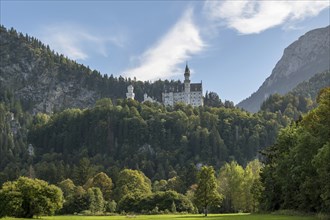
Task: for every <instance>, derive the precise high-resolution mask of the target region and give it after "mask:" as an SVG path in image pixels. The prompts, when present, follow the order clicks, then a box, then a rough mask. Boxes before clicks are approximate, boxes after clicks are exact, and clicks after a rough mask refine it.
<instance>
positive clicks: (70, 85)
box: [0, 26, 101, 113]
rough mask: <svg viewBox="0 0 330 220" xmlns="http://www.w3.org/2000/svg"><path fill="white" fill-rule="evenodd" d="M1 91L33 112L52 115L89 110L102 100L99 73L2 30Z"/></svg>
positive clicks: (15, 33) (37, 43)
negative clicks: (97, 86)
mask: <svg viewBox="0 0 330 220" xmlns="http://www.w3.org/2000/svg"><path fill="white" fill-rule="evenodd" d="M0 42H1V50H0V51H1V52H0V58H1V62H0V88H1V91H2V92H3V91H8V92H10V93H12V94H13V95H14V96H15V97H17V98H18V99H20V100H21V102H22V103H23V104H24V105H25V107H27V108H28V109H29V110H31V111H36V112H40V111H41V112H48V113H50V112H52V111H56V110H61V109H63V108H67V107H80V108H82V107H88V106H91V105H92V104H94V103H95V100H96V99H97V98H99V97H100V94H99V92H98V91H97V90H96V89H95V86H93V85H89V84H88V82H89V81H90V80H91V79H92V78H97V77H99V78H101V76H98V75H97V73H93V72H92V71H91V70H90V69H88V68H86V67H84V66H82V65H79V64H77V63H75V62H74V61H71V60H69V59H67V58H65V57H64V56H63V55H58V54H55V53H54V52H53V51H51V50H50V48H49V47H48V46H45V45H43V44H42V43H41V42H40V41H38V40H37V39H35V38H32V37H29V36H27V35H26V36H24V35H23V34H19V33H17V32H16V30H14V29H11V30H8V31H7V30H6V29H5V28H4V27H3V26H2V27H1V30H0Z"/></svg>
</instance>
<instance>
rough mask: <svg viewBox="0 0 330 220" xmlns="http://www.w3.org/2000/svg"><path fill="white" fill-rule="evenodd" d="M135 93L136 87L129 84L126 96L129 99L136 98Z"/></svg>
mask: <svg viewBox="0 0 330 220" xmlns="http://www.w3.org/2000/svg"><path fill="white" fill-rule="evenodd" d="M134 97H135V94H134V87H133V86H132V85H129V86H128V87H127V93H126V98H127V99H134Z"/></svg>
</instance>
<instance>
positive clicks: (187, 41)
mask: <svg viewBox="0 0 330 220" xmlns="http://www.w3.org/2000/svg"><path fill="white" fill-rule="evenodd" d="M192 14H193V9H192V8H189V9H187V10H186V11H185V13H184V15H183V16H182V18H181V19H180V20H179V21H178V22H177V23H176V24H175V25H174V26H173V27H172V28H171V29H170V30H169V31H168V32H167V34H166V35H165V36H164V37H163V38H162V39H160V40H159V42H158V43H156V44H155V46H153V47H151V48H149V49H148V50H147V51H145V52H144V53H143V54H142V55H141V56H140V57H139V58H138V65H137V66H136V67H135V68H131V69H127V70H126V71H124V75H125V76H128V77H136V78H137V79H139V80H154V79H159V78H162V79H165V78H169V77H172V76H175V75H178V74H182V69H181V68H179V67H178V64H181V63H183V62H185V61H186V60H188V59H189V58H190V57H191V56H192V55H195V54H197V53H200V52H201V51H202V50H203V49H204V47H205V46H206V45H205V43H204V42H203V40H202V38H201V36H200V31H199V29H198V27H197V26H196V25H195V24H194V22H193V20H192Z"/></svg>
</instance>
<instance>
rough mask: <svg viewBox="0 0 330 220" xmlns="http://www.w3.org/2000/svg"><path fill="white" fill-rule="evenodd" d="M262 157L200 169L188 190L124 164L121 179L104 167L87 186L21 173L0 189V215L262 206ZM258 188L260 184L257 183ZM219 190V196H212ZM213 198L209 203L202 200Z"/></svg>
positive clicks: (227, 209) (193, 210)
mask: <svg viewBox="0 0 330 220" xmlns="http://www.w3.org/2000/svg"><path fill="white" fill-rule="evenodd" d="M261 168H262V165H261V163H260V162H259V161H258V160H254V161H252V162H250V163H249V164H248V165H247V167H246V168H245V169H244V168H242V167H241V166H240V165H238V164H237V162H235V161H232V162H231V163H230V164H228V163H226V164H225V165H224V166H223V167H222V168H221V169H220V171H218V172H214V169H213V167H211V166H208V167H207V166H203V167H199V168H198V170H199V171H198V175H197V173H196V176H195V182H194V184H192V185H191V186H190V188H189V189H188V190H187V191H186V192H185V193H179V192H177V191H176V187H175V185H173V184H171V180H160V181H154V182H152V181H151V180H150V179H149V178H148V177H146V176H145V175H144V173H142V172H141V171H138V170H131V169H124V170H121V171H120V172H119V174H118V177H117V181H116V182H115V183H114V182H113V181H112V179H111V178H110V177H109V176H108V175H107V174H105V173H103V172H100V173H98V174H96V175H95V176H93V177H91V178H89V179H88V180H87V182H86V183H84V184H83V185H75V183H74V182H73V181H72V180H71V179H66V180H63V181H61V182H59V183H57V184H56V186H55V185H48V183H47V182H45V181H42V180H38V179H31V178H26V177H20V178H19V179H18V180H17V181H12V182H6V183H4V184H3V185H2V187H1V188H0V217H3V216H15V217H28V218H32V217H34V216H40V215H53V214H55V213H56V214H85V215H95V214H98V215H102V214H107V213H108V214H109V213H120V214H126V213H141V214H164V213H201V212H204V211H205V210H204V209H206V210H209V211H211V212H239V211H240V212H242V211H243V212H251V211H256V210H258V204H259V203H258V199H259V197H258V196H259V194H260V192H261V190H259V191H256V190H255V188H254V187H255V185H256V184H259V183H260V181H259V173H260V169H261ZM259 188H260V187H259ZM214 195H216V198H215V197H214ZM205 200H207V201H209V202H207V203H206V204H204V203H203V201H205Z"/></svg>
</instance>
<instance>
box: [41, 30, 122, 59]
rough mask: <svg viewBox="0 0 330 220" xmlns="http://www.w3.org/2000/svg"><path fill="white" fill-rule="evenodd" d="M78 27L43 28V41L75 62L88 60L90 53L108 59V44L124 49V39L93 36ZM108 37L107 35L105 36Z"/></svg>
mask: <svg viewBox="0 0 330 220" xmlns="http://www.w3.org/2000/svg"><path fill="white" fill-rule="evenodd" d="M92 32H93V31H88V30H86V29H84V28H82V27H79V26H78V25H73V24H56V25H50V26H48V27H45V28H43V30H42V31H41V33H40V35H41V37H40V38H41V40H42V41H43V42H44V43H45V44H48V45H49V46H50V47H51V48H52V49H54V50H55V51H56V52H58V53H61V54H64V55H65V56H68V57H69V58H71V59H73V60H86V59H87V58H88V57H89V54H90V53H96V54H100V55H102V56H105V57H107V44H108V43H111V44H114V45H116V46H118V47H123V45H124V41H123V39H125V38H124V37H122V36H120V37H116V36H112V37H106V38H105V37H103V36H97V35H92V34H90V33H92ZM105 36H106V35H105Z"/></svg>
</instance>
